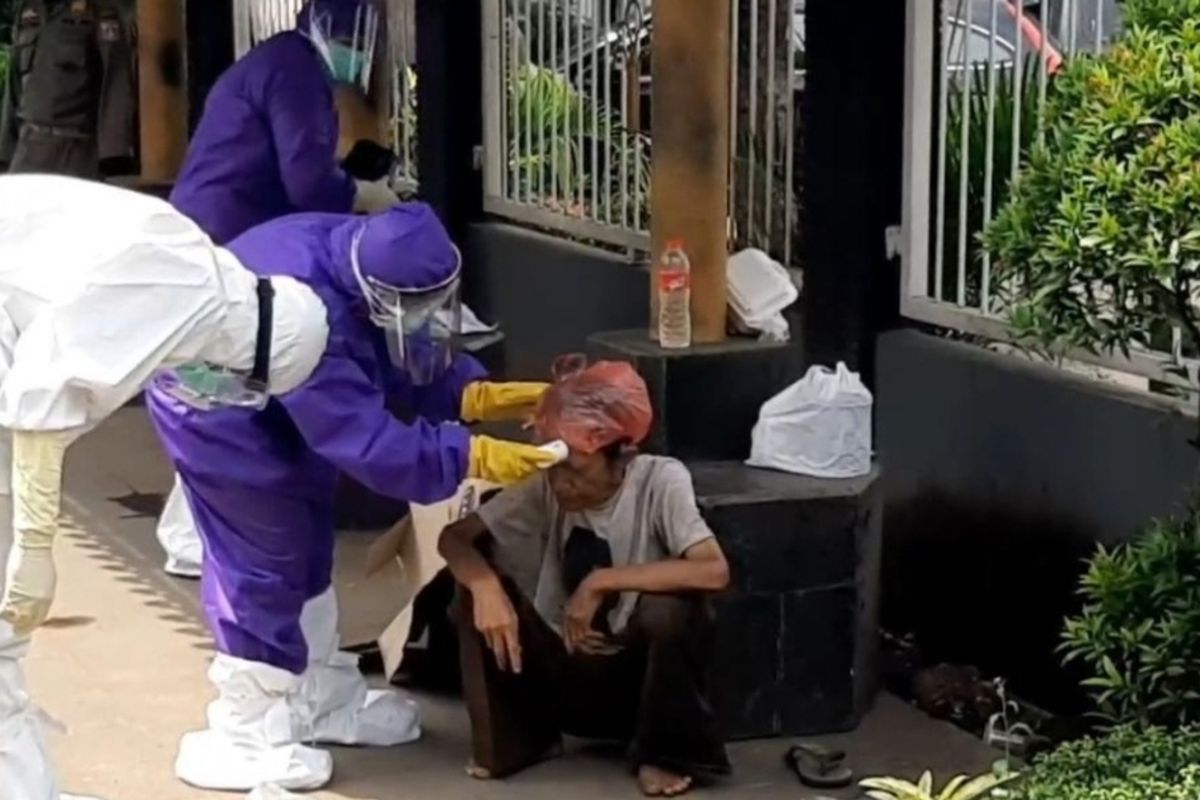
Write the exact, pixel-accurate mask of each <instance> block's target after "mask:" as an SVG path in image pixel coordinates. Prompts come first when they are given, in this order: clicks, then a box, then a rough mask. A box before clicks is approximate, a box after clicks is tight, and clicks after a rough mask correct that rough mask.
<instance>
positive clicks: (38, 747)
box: [0, 621, 59, 800]
mask: <svg viewBox="0 0 1200 800" xmlns="http://www.w3.org/2000/svg"><path fill="white" fill-rule="evenodd" d="M28 652H29V637H27V636H21V637H18V636H16V635H15V634H14V633H13V629H12V626H11V625H9V624H8V623H7V622H4V621H0V797H3V798H4V800H59V793H58V783H57V781H56V780H55V777H54V764H53V762H51V760H50V749H49V748H48V747H47V746H46V737H45V732H44V730H43V727H44V722H43V718H42V716H41V713H40V712H39V710H38V709H37V707H35V706H34V705H33V703H32V702H31V701H30V699H29V689H28V687H27V686H26V684H25V674H24V671H23V670H22V669H21V661H22V660H23V659H24V658H25V656H26V654H27V653H28Z"/></svg>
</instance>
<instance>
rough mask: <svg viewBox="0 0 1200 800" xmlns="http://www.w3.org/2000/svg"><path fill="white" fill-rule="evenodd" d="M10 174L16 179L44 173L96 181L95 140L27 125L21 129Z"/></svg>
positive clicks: (98, 175) (92, 137)
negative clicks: (23, 175) (23, 174)
mask: <svg viewBox="0 0 1200 800" xmlns="http://www.w3.org/2000/svg"><path fill="white" fill-rule="evenodd" d="M8 171H9V172H10V173H11V174H13V175H16V174H18V173H22V172H42V173H47V174H52V175H67V176H70V177H73V178H87V179H89V180H94V179H96V178H99V177H100V162H99V159H98V157H97V155H96V137H95V136H84V135H76V134H69V135H63V134H61V133H57V132H51V131H49V130H39V129H37V128H34V127H30V126H29V125H26V126H25V127H23V128H22V129H21V133H20V138H19V139H18V140H17V148H16V152H14V153H13V160H12V163H11V164H10V165H9V168H8Z"/></svg>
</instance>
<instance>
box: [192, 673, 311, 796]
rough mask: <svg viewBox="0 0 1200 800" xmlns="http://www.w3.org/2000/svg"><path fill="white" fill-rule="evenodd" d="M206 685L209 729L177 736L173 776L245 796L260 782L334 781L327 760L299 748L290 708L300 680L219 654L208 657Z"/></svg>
mask: <svg viewBox="0 0 1200 800" xmlns="http://www.w3.org/2000/svg"><path fill="white" fill-rule="evenodd" d="M208 677H209V680H211V681H212V683H213V685H215V686H216V687H217V692H218V697H217V699H216V700H214V701H213V702H212V703H210V704H209V706H208V729H207V730H203V731H193V732H191V733H187V734H184V736H183V738H182V739H181V740H180V743H179V756H178V758H177V759H176V760H175V775H176V777H178V778H179V779H180V780H181V781H183V782H184V783H187V784H190V785H191V786H195V787H198V788H201V789H212V790H215V791H239V792H248V791H250V790H252V789H254V788H255V787H257V786H260V785H262V784H266V783H272V784H276V785H278V786H279V787H281V788H283V789H293V790H297V791H311V790H315V789H320V788H321V787H323V786H325V785H326V784H328V783H329V781H330V779H331V778H332V777H333V757H332V756H331V755H330V754H329V753H327V752H325V751H323V750H317V749H315V748H312V747H307V746H305V745H303V744H300V743H299V742H300V741H301V739H302V736H303V733H304V732H303V730H296V729H294V728H293V726H292V711H291V703H292V701H293V700H294V698H295V697H296V694H297V692H298V690H299V687H300V682H301V681H300V677H299V676H297V675H292V674H291V673H290V672H288V671H286V670H282V669H279V668H277V667H272V666H270V665H269V664H261V663H258V662H254V661H245V660H243V659H240V658H234V657H232V656H228V655H225V654H223V653H222V654H218V655H217V656H216V658H214V659H213V663H212V666H211V667H210V668H209V671H208Z"/></svg>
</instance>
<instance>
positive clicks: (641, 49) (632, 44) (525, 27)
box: [482, 0, 804, 265]
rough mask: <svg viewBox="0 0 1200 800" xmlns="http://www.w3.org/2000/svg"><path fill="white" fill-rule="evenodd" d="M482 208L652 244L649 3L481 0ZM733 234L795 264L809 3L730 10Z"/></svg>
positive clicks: (774, 2)
mask: <svg viewBox="0 0 1200 800" xmlns="http://www.w3.org/2000/svg"><path fill="white" fill-rule="evenodd" d="M482 2H483V14H484V65H485V67H484V76H485V85H484V104H485V109H484V112H485V117H484V119H485V134H484V180H485V187H486V193H485V208H486V210H487V211H488V212H490V213H492V214H496V215H498V216H502V217H507V218H509V219H513V220H516V221H519V222H523V223H525V224H530V225H534V226H537V227H540V228H543V229H547V230H550V231H554V232H558V233H561V234H564V235H567V236H569V237H572V238H575V239H579V240H584V241H592V242H597V243H602V244H607V245H615V246H619V247H626V248H629V249H633V250H646V249H647V248H648V247H649V220H650V211H649V208H650V165H651V158H652V151H653V147H652V142H651V137H650V113H651V103H652V99H653V85H652V78H651V42H652V38H653V28H654V16H653V3H652V2H651V0H482ZM731 13H732V14H733V15H734V16H733V20H734V22H735V24H734V26H733V28H734V36H735V41H734V42H733V43H732V45H733V47H732V50H733V54H734V57H733V62H734V63H733V68H732V69H731V71H730V96H731V103H730V124H731V139H730V141H731V150H732V152H731V153H730V156H731V176H730V201H731V219H730V229H731V235H732V238H733V242H734V244H735V246H756V247H759V248H761V249H763V250H766V251H768V252H770V253H771V254H772V255H773V256H775V257H776V258H777V259H779V260H780V261H782V262H783V263H785V264H788V265H791V264H794V263H795V262H796V260H797V253H796V247H795V246H794V245H795V232H796V230H797V229H798V219H799V207H800V204H799V201H798V196H799V183H800V182H799V180H798V176H797V170H796V164H797V161H798V156H797V145H798V137H797V130H798V120H799V114H798V112H797V102H798V97H799V94H800V92H801V90H802V88H803V29H804V0H735V2H734V3H733V4H732V12H731Z"/></svg>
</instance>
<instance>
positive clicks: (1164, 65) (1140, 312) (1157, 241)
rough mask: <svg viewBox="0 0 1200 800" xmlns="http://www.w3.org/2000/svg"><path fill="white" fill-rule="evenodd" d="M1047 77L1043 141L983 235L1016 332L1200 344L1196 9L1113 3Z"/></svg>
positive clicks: (1190, 2)
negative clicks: (1106, 22)
mask: <svg viewBox="0 0 1200 800" xmlns="http://www.w3.org/2000/svg"><path fill="white" fill-rule="evenodd" d="M1124 9H1125V13H1126V18H1127V20H1128V21H1129V22H1130V23H1131V27H1130V29H1129V30H1128V31H1127V33H1126V35H1125V37H1124V39H1123V41H1122V42H1120V43H1119V44H1118V45H1117V46H1116V47H1114V48H1113V49H1112V50H1111V51H1109V52H1108V53H1106V54H1103V55H1101V56H1098V57H1091V56H1082V55H1081V56H1077V57H1075V58H1073V59H1072V60H1070V62H1069V63H1068V66H1067V68H1066V70H1065V71H1064V72H1063V73H1061V74H1060V75H1059V76H1058V77H1057V78H1056V80H1055V91H1054V93H1053V95H1052V97H1051V98H1050V101H1049V104H1048V108H1047V115H1046V118H1047V131H1046V141H1045V145H1044V146H1039V147H1035V148H1034V150H1033V152H1032V154H1031V157H1030V160H1029V164H1028V166H1027V168H1026V169H1025V170H1024V171H1023V173H1022V175H1021V176H1020V177H1019V179H1018V181H1017V183H1016V185H1015V187H1014V190H1013V194H1012V197H1011V199H1010V201H1009V203H1008V204H1007V205H1006V206H1005V208H1004V209H1003V210H1001V212H1000V213H999V214H998V215H997V218H996V219H995V221H994V222H993V223H992V224H991V225H990V226H989V228H988V229H987V231H986V232H985V235H984V243H985V245H986V247H987V248H988V249H989V251H990V252H991V253H992V255H993V256H994V257H995V259H996V264H995V270H994V274H995V278H996V281H997V289H998V290H1000V291H1001V292H1002V293H1003V296H1004V301H1005V303H1006V306H1007V308H1008V310H1009V315H1010V319H1011V322H1012V324H1013V327H1014V329H1015V331H1016V333H1017V334H1018V335H1019V336H1020V337H1021V338H1022V339H1024V340H1025V341H1026V342H1028V343H1030V344H1032V345H1034V346H1035V347H1038V348H1040V349H1043V350H1045V351H1049V352H1051V353H1055V352H1061V351H1062V350H1063V349H1065V348H1069V347H1077V348H1083V349H1086V350H1089V351H1091V352H1094V353H1107V352H1112V351H1119V352H1122V353H1126V354H1128V353H1129V351H1130V350H1131V348H1134V347H1151V346H1153V344H1154V343H1155V342H1161V340H1162V336H1163V331H1164V330H1166V331H1169V330H1170V329H1171V328H1172V327H1178V328H1179V329H1181V330H1182V331H1183V332H1184V337H1185V341H1184V349H1185V350H1193V349H1194V348H1195V346H1196V345H1197V343H1200V315H1198V314H1197V307H1196V304H1195V302H1194V301H1195V300H1196V298H1198V297H1200V13H1198V11H1200V2H1198V0H1127V2H1126V3H1125V6H1124Z"/></svg>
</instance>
